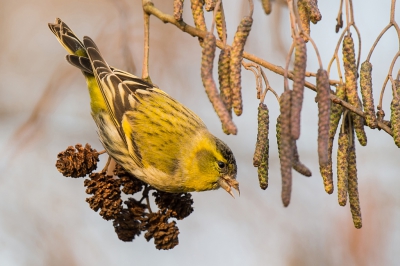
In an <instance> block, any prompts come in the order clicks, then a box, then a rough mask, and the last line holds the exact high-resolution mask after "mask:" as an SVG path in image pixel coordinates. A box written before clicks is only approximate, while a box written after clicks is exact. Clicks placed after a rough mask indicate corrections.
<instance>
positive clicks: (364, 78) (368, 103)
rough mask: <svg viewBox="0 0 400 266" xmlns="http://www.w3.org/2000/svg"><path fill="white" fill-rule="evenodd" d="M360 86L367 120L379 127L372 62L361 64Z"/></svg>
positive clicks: (368, 122) (369, 124) (368, 124)
mask: <svg viewBox="0 0 400 266" xmlns="http://www.w3.org/2000/svg"><path fill="white" fill-rule="evenodd" d="M360 87H361V96H362V101H363V106H364V113H365V122H366V123H367V126H369V127H370V128H376V127H378V120H377V119H376V115H375V106H374V97H373V95H372V64H371V63H370V62H368V61H365V62H364V63H362V64H361V70H360Z"/></svg>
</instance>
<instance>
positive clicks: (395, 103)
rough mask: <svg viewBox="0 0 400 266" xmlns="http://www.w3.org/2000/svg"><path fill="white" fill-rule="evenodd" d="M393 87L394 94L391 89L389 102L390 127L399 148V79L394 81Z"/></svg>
mask: <svg viewBox="0 0 400 266" xmlns="http://www.w3.org/2000/svg"><path fill="white" fill-rule="evenodd" d="M394 88H395V89H396V94H397V98H396V94H395V93H394V91H393V100H392V102H391V103H390V128H391V129H392V133H393V140H394V143H395V144H396V145H397V147H399V148H400V100H399V99H400V81H399V80H395V81H394Z"/></svg>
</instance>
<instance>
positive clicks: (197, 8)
mask: <svg viewBox="0 0 400 266" xmlns="http://www.w3.org/2000/svg"><path fill="white" fill-rule="evenodd" d="M190 2H191V9H192V14H193V20H194V25H195V26H196V28H198V29H200V30H202V31H207V27H206V22H205V19H204V10H203V6H204V0H191V1H190Z"/></svg>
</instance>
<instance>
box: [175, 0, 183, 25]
mask: <svg viewBox="0 0 400 266" xmlns="http://www.w3.org/2000/svg"><path fill="white" fill-rule="evenodd" d="M183 1H184V0H174V18H175V19H176V20H177V21H181V20H182V13H183Z"/></svg>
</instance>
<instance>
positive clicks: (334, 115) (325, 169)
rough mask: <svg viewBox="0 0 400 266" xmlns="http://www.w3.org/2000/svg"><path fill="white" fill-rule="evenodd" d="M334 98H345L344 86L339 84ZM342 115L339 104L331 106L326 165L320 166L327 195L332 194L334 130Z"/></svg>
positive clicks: (341, 108)
mask: <svg viewBox="0 0 400 266" xmlns="http://www.w3.org/2000/svg"><path fill="white" fill-rule="evenodd" d="M335 94H336V96H337V97H338V98H339V99H341V100H344V99H345V97H346V92H345V86H344V85H343V84H339V85H338V86H337V88H336V93H335ZM342 113H343V107H342V106H341V105H340V104H336V103H333V104H331V113H330V116H329V142H328V163H327V164H324V165H320V166H319V169H320V172H321V176H322V179H323V181H324V188H325V191H326V192H327V193H328V194H332V193H333V171H332V150H333V140H334V139H335V135H336V130H337V127H338V125H339V121H340V117H341V116H342Z"/></svg>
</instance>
